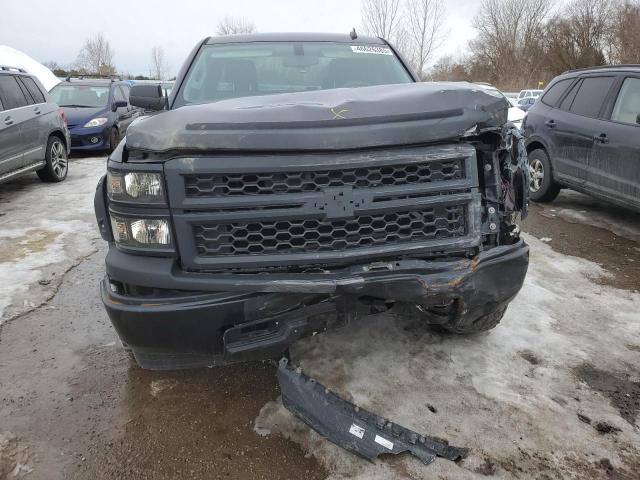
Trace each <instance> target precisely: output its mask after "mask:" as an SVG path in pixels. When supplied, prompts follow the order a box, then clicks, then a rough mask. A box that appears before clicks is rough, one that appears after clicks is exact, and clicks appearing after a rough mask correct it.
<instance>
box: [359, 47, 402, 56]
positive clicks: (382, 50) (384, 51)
mask: <svg viewBox="0 0 640 480" xmlns="http://www.w3.org/2000/svg"><path fill="white" fill-rule="evenodd" d="M351 50H352V51H353V52H354V53H372V54H374V55H393V52H392V51H391V49H390V48H389V47H378V46H377V45H351Z"/></svg>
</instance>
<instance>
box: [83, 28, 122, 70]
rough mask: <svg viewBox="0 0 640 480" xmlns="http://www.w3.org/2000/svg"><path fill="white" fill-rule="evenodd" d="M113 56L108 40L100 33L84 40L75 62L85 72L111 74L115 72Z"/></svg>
mask: <svg viewBox="0 0 640 480" xmlns="http://www.w3.org/2000/svg"><path fill="white" fill-rule="evenodd" d="M113 56H114V52H113V49H112V48H111V45H110V44H109V41H108V40H107V39H106V38H105V37H104V36H103V35H102V34H98V35H96V36H95V37H89V38H88V39H87V40H85V42H84V45H83V47H82V49H81V50H80V53H78V60H77V62H76V63H77V65H78V68H80V69H82V70H84V71H86V72H87V73H92V74H97V75H113V74H114V73H116V67H115V65H114V64H113Z"/></svg>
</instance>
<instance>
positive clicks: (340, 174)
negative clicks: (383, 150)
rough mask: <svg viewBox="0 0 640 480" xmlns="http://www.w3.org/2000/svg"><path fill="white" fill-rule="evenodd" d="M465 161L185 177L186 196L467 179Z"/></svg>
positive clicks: (301, 190)
mask: <svg viewBox="0 0 640 480" xmlns="http://www.w3.org/2000/svg"><path fill="white" fill-rule="evenodd" d="M464 175H465V172H464V160H463V159H452V160H443V161H430V162H429V163H421V164H419V163H412V164H408V165H386V166H370V167H363V168H349V169H336V170H317V171H306V172H268V173H237V174H230V173H225V174H189V175H185V177H184V181H185V190H186V196H187V197H218V196H239V195H270V194H278V193H301V192H317V191H320V190H322V189H323V188H326V187H347V186H350V187H353V188H356V189H359V188H373V187H379V186H400V185H411V184H420V183H430V182H438V181H445V180H459V179H461V178H464Z"/></svg>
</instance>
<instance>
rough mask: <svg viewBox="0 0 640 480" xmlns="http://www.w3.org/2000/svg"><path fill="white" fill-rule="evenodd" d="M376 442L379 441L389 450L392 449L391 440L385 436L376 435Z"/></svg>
mask: <svg viewBox="0 0 640 480" xmlns="http://www.w3.org/2000/svg"><path fill="white" fill-rule="evenodd" d="M375 441H376V443H379V444H380V445H382V446H383V447H384V448H388V449H389V450H393V442H390V441H389V440H387V439H386V438H383V437H381V436H380V435H376V438H375Z"/></svg>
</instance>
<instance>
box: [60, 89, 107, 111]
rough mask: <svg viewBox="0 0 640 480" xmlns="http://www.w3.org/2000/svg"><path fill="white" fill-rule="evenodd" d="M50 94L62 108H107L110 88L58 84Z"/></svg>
mask: <svg viewBox="0 0 640 480" xmlns="http://www.w3.org/2000/svg"><path fill="white" fill-rule="evenodd" d="M49 94H50V95H51V96H52V97H53V101H54V102H56V103H57V104H58V105H60V106H61V107H106V106H107V103H108V101H109V87H100V86H94V85H68V84H58V85H56V86H55V87H53V89H51V91H50V92H49Z"/></svg>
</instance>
